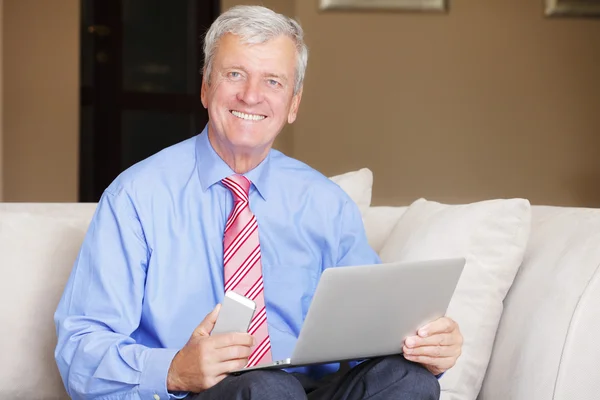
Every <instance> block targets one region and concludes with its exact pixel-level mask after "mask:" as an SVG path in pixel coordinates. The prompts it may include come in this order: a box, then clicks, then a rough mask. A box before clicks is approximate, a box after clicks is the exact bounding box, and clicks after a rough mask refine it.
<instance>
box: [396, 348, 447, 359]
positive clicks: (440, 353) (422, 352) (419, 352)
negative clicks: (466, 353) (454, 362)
mask: <svg viewBox="0 0 600 400" xmlns="http://www.w3.org/2000/svg"><path fill="white" fill-rule="evenodd" d="M402 352H403V353H404V354H405V355H408V356H427V357H433V358H440V357H441V358H445V357H456V356H457V355H458V352H459V349H458V347H457V346H422V347H415V348H408V347H406V346H404V347H403V348H402Z"/></svg>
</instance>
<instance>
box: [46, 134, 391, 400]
mask: <svg viewBox="0 0 600 400" xmlns="http://www.w3.org/2000/svg"><path fill="white" fill-rule="evenodd" d="M233 173H234V172H233V171H232V170H231V169H230V168H229V167H228V166H227V164H225V162H223V160H222V159H221V158H220V157H219V156H218V155H217V154H216V152H215V151H214V149H213V148H212V146H211V144H210V142H209V140H208V135H207V131H206V128H205V129H204V131H203V132H202V133H201V134H200V135H198V136H195V137H193V138H191V139H188V140H186V141H184V142H181V143H179V144H176V145H174V146H171V147H169V148H167V149H165V150H163V151H161V152H159V153H157V154H155V155H154V156H152V157H150V158H148V159H146V160H144V161H142V162H140V163H138V164H136V165H134V166H132V167H131V168H129V169H128V170H126V171H124V172H123V173H122V174H121V175H120V176H119V177H118V178H117V179H115V181H114V182H112V183H111V185H110V186H109V187H108V188H107V189H106V191H105V192H104V193H103V195H102V198H101V199H100V201H99V203H98V207H97V209H96V212H95V214H94V217H93V219H92V221H91V223H90V226H89V229H88V232H87V234H86V237H85V240H84V242H83V245H82V247H81V250H80V253H79V255H78V258H77V260H76V262H75V265H74V268H73V270H72V273H71V275H70V277H69V280H68V283H67V286H66V288H65V291H64V294H63V296H62V298H61V301H60V304H59V305H58V309H57V311H56V314H55V322H56V327H57V335H58V344H57V347H56V351H55V357H56V362H57V364H58V367H59V370H60V373H61V376H62V378H63V381H64V382H65V386H66V388H67V391H68V393H69V394H70V395H71V396H72V397H73V398H74V399H79V398H100V399H138V398H140V399H157V398H160V399H167V398H174V397H181V396H176V395H177V394H173V393H169V392H168V391H167V387H166V377H167V373H168V370H169V366H170V364H171V361H172V359H173V357H174V356H175V354H176V352H177V351H178V350H179V349H181V348H182V347H183V346H184V345H185V344H186V342H187V340H188V339H189V337H190V334H191V333H192V331H193V330H194V329H195V328H196V327H197V325H198V324H199V323H200V322H201V321H202V320H203V319H204V317H205V316H206V315H207V314H208V313H209V312H210V311H211V310H212V309H213V308H214V307H215V305H216V304H217V303H219V302H221V301H222V299H223V296H224V292H223V230H224V227H225V222H226V221H227V218H228V216H229V213H230V211H231V208H232V206H233V199H232V196H231V193H230V191H229V190H228V189H227V188H226V187H224V186H223V185H222V184H221V182H220V181H221V179H223V178H225V177H227V176H229V175H232V174H233ZM245 176H246V177H248V178H249V179H250V181H251V182H252V183H253V185H252V187H251V190H250V207H251V209H252V211H253V212H254V213H255V215H256V217H257V220H258V224H259V236H260V243H261V249H262V267H263V275H264V287H265V299H266V307H267V318H268V327H269V334H270V337H271V343H272V354H273V359H274V360H276V359H284V358H287V357H289V356H290V355H291V353H292V349H293V347H294V344H295V342H296V340H297V338H298V334H299V332H300V328H301V326H302V323H303V321H304V318H305V316H306V313H307V310H308V307H309V305H310V303H311V299H312V297H313V294H314V291H315V288H316V286H317V282H318V281H319V277H320V275H321V273H322V272H323V270H324V269H325V268H330V267H337V266H347V265H362V264H374V263H378V262H380V260H379V258H378V256H377V254H376V253H375V252H374V251H373V250H372V249H371V247H370V246H369V245H368V243H367V238H366V236H365V232H364V228H363V224H362V219H361V215H360V213H359V210H358V208H357V206H356V205H355V204H354V203H353V202H352V200H351V199H350V198H349V197H348V196H347V194H346V193H345V192H344V191H343V190H342V189H341V188H340V187H339V186H337V185H336V184H335V183H333V182H332V181H331V180H330V179H328V178H327V177H325V176H323V175H322V174H320V173H318V172H317V171H315V170H314V169H312V168H310V167H308V166H307V165H305V164H303V163H301V162H299V161H297V160H294V159H292V158H289V157H287V156H285V155H283V154H282V153H280V152H278V151H276V150H271V151H270V153H269V155H268V156H267V158H265V160H264V161H263V162H262V163H261V164H260V165H258V166H257V167H256V168H255V169H253V170H252V171H249V172H248V173H247V174H245ZM338 368H339V365H338V364H328V365H320V366H313V367H303V368H299V369H296V370H295V371H300V372H304V373H306V374H309V375H310V376H312V377H315V378H319V377H320V376H322V375H324V374H326V373H330V372H335V371H336V370H337V369H338Z"/></svg>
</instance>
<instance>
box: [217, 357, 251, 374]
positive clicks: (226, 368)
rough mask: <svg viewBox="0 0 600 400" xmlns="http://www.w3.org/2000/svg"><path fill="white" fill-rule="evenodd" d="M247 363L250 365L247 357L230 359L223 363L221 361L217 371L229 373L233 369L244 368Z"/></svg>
mask: <svg viewBox="0 0 600 400" xmlns="http://www.w3.org/2000/svg"><path fill="white" fill-rule="evenodd" d="M246 365H248V359H247V358H240V359H238V360H229V361H224V362H222V363H219V365H218V367H217V370H216V371H217V373H220V374H229V373H231V372H233V371H237V370H240V369H242V368H244V367H245V366H246ZM224 376H227V375H224Z"/></svg>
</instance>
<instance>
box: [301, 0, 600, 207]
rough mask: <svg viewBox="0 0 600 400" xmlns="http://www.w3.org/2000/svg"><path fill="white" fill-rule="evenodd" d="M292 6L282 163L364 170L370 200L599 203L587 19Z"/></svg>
mask: <svg viewBox="0 0 600 400" xmlns="http://www.w3.org/2000/svg"><path fill="white" fill-rule="evenodd" d="M316 3H317V1H316V0H315V1H296V2H295V15H296V16H297V17H298V18H299V20H300V21H301V23H302V24H303V26H304V28H305V30H306V32H307V41H308V44H309V46H310V50H311V56H310V59H309V67H308V75H307V81H306V84H305V90H304V100H303V103H302V106H301V110H300V115H299V119H298V121H297V123H296V124H295V126H294V135H293V142H294V143H293V150H294V156H295V157H297V158H299V159H301V160H303V161H306V162H307V163H309V164H311V165H312V166H314V167H316V168H317V169H319V170H321V171H322V172H324V173H325V174H327V175H331V174H334V173H339V172H343V171H346V170H349V169H354V168H359V167H363V166H364V167H369V168H371V169H372V170H373V171H374V176H375V186H374V193H373V195H374V203H375V204H406V203H408V202H410V201H412V200H414V199H416V198H418V197H421V196H424V197H427V198H430V199H434V200H438V201H446V202H460V201H473V200H478V199H486V198H494V197H512V196H521V197H526V198H529V199H530V200H531V201H532V202H533V203H536V204H540V203H545V204H562V205H585V206H596V207H600V73H599V72H600V56H599V55H600V19H587V20H584V19H561V20H554V19H553V20H549V19H545V18H543V16H542V9H543V6H542V2H541V1H540V0H482V1H471V0H453V1H452V2H451V11H450V13H449V14H448V15H417V14H403V13H388V14H383V13H358V12H352V13H344V12H327V13H324V12H318V10H317V6H316Z"/></svg>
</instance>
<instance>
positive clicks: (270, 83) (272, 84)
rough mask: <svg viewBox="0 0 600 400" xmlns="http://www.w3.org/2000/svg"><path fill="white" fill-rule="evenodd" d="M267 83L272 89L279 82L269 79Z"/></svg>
mask: <svg viewBox="0 0 600 400" xmlns="http://www.w3.org/2000/svg"><path fill="white" fill-rule="evenodd" d="M267 83H268V84H269V85H270V86H274V87H275V86H278V85H279V82H277V81H276V80H275V79H269V80H268V81H267Z"/></svg>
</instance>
